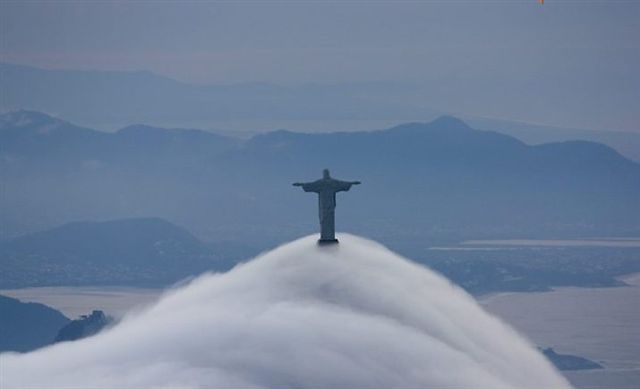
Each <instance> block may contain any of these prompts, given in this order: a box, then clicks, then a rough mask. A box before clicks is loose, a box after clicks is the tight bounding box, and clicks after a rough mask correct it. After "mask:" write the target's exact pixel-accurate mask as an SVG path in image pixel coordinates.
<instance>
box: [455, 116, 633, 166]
mask: <svg viewBox="0 0 640 389" xmlns="http://www.w3.org/2000/svg"><path fill="white" fill-rule="evenodd" d="M464 119H465V121H467V123H469V124H471V125H472V126H473V127H474V128H477V129H480V130H493V131H497V132H501V133H503V134H507V135H511V136H513V137H516V138H518V139H520V140H521V141H523V142H525V143H527V144H531V145H537V144H542V143H550V142H566V141H572V140H586V141H591V142H598V143H603V144H605V145H607V146H609V147H612V148H614V149H615V150H616V151H618V152H619V153H621V154H622V155H624V156H625V157H627V158H630V159H632V160H634V161H636V162H639V161H640V132H628V131H626V132H623V131H595V130H582V129H577V128H561V127H553V126H543V125H538V124H531V123H523V122H517V121H510V120H499V119H485V118H474V117H467V116H465V117H464Z"/></svg>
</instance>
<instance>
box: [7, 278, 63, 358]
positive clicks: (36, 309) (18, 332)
mask: <svg viewBox="0 0 640 389" xmlns="http://www.w3.org/2000/svg"><path fill="white" fill-rule="evenodd" d="M2 274H5V273H4V272H3V273H2ZM0 313H1V314H0V352H4V351H19V352H26V351H31V350H35V349H37V348H40V347H44V346H46V345H48V344H51V342H53V340H54V338H55V337H56V334H57V333H58V331H59V330H60V328H62V327H63V326H65V325H66V324H67V323H69V319H68V318H67V317H65V316H64V315H63V314H62V313H60V312H59V311H57V310H55V309H53V308H50V307H48V306H46V305H43V304H38V303H24V302H21V301H20V300H16V299H14V298H10V297H6V296H1V295H0Z"/></svg>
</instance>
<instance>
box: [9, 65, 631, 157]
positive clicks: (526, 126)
mask: <svg viewBox="0 0 640 389" xmlns="http://www.w3.org/2000/svg"><path fill="white" fill-rule="evenodd" d="M451 87H452V86H451V85H446V84H445V83H444V81H440V82H438V83H436V84H434V83H433V82H431V83H426V84H424V85H421V84H415V83H399V82H359V83H337V84H302V85H288V86H283V85H276V84H270V83H263V82H252V83H236V84H214V85H194V84H189V83H185V82H180V81H177V80H173V79H171V78H167V77H163V76H160V75H157V74H154V73H151V72H148V71H96V70H84V71H80V70H59V69H42V68H35V67H30V66H24V65H16V64H9V63H0V90H2V98H1V99H0V112H1V111H10V110H16V109H30V110H35V111H41V112H48V113H51V114H54V115H55V116H59V117H63V118H66V119H69V120H72V121H74V122H76V123H82V124H84V125H86V126H90V127H92V128H98V129H101V130H106V131H112V130H113V129H115V128H119V127H124V126H126V125H128V124H130V123H148V124H153V125H155V126H160V127H176V126H177V127H198V128H206V129H216V130H217V131H219V132H221V133H226V134H231V135H232V136H238V135H243V136H247V135H249V134H254V135H255V134H257V133H260V132H266V131H267V130H270V129H277V128H289V129H294V130H296V131H303V132H314V131H323V132H326V131H337V130H340V131H343V130H344V131H349V130H368V129H372V128H385V127H391V126H393V125H395V124H398V123H403V122H409V121H428V120H432V119H434V118H435V117H437V116H438V115H442V114H443V113H448V112H449V111H447V110H446V109H437V108H433V107H438V106H441V104H442V102H441V100H442V99H443V98H445V100H446V95H447V93H445V91H446V90H447V89H448V88H451ZM465 89H467V90H468V89H469V88H468V87H467V88H465ZM481 89H482V88H478V90H477V91H468V92H472V93H476V94H481V93H482V92H481ZM61 96H64V98H61ZM474 100H475V101H476V102H477V100H478V99H477V98H476V99H473V98H471V97H470V98H469V102H471V101H474ZM449 104H451V102H449ZM625 104H627V105H628V103H623V104H622V106H625ZM463 105H464V104H463ZM445 106H446V104H445ZM456 116H458V117H461V118H463V119H464V120H465V121H466V122H468V123H469V124H470V125H471V126H473V127H474V128H478V129H484V130H494V131H498V132H503V133H505V134H508V135H512V136H515V137H516V138H518V139H520V140H522V141H524V142H527V143H533V144H539V143H547V142H556V141H566V140H575V139H584V140H591V141H596V142H601V143H605V144H607V145H609V146H611V147H613V148H615V149H616V150H618V151H619V152H621V153H622V154H623V155H625V156H626V157H628V158H631V159H634V160H636V161H640V133H639V132H629V131H627V132H623V131H612V129H610V128H602V129H601V130H600V131H595V130H581V129H573V128H562V127H557V126H556V127H553V126H544V125H539V124H532V123H524V122H518V121H513V120H501V119H495V118H483V117H477V116H473V115H464V114H462V113H460V114H456Z"/></svg>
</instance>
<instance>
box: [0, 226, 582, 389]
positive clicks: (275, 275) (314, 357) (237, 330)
mask: <svg viewBox="0 0 640 389" xmlns="http://www.w3.org/2000/svg"><path fill="white" fill-rule="evenodd" d="M340 239H341V244H340V245H339V246H332V247H326V246H325V247H318V246H316V244H315V237H306V238H303V239H300V240H297V241H294V242H292V243H289V244H286V245H284V246H282V247H279V248H277V249H275V250H273V251H270V252H268V253H265V254H263V255H260V256H258V257H257V258H255V259H253V260H252V261H250V262H247V263H245V264H243V265H241V266H238V267H236V268H235V269H233V270H232V271H230V272H228V273H225V274H206V275H203V276H201V277H199V278H197V279H196V280H194V281H193V282H191V283H190V284H189V285H187V286H184V287H181V288H179V289H177V290H173V291H170V292H168V293H166V294H165V295H164V296H162V297H161V298H160V299H159V301H158V302H157V303H155V304H154V305H152V306H150V307H148V308H146V309H144V310H142V311H140V312H137V313H133V314H131V315H129V316H127V317H125V318H124V319H123V321H122V322H121V323H120V324H118V325H117V326H115V327H113V328H111V329H110V330H107V331H106V332H103V333H101V334H99V335H97V336H94V337H91V338H87V339H84V340H81V341H77V342H69V343H62V344H58V345H55V346H52V347H48V348H45V349H42V350H39V351H35V352H32V353H28V354H22V355H20V354H3V355H2V357H1V358H2V360H1V361H0V363H1V366H2V378H1V380H2V381H1V382H0V384H1V385H0V386H2V387H3V388H5V389H7V388H18V387H42V388H56V387H65V388H73V387H78V388H94V387H96V388H97V387H100V388H150V387H160V388H164V387H172V388H278V389H282V388H420V389H423V388H452V389H453V388H455V389H466V388H474V389H485V388H491V389H500V388H535V389H539V388H569V387H570V386H569V384H568V383H567V382H566V380H565V379H563V378H562V377H561V376H560V375H559V374H558V373H557V372H556V371H555V370H554V369H553V367H551V365H550V364H549V363H548V362H547V361H546V360H545V359H544V357H543V356H541V355H540V353H539V352H538V351H537V350H535V348H534V347H533V346H532V345H531V344H529V343H528V342H527V341H526V340H525V339H523V338H522V337H521V336H520V335H518V334H517V333H516V332H515V331H514V330H513V329H511V328H510V327H508V326H507V325H505V324H503V323H502V322H500V321H499V320H498V319H496V318H494V317H492V316H491V315H489V314H488V313H486V312H485V311H483V310H482V308H481V307H480V306H479V305H478V304H477V303H476V302H475V300H474V299H473V298H472V297H471V296H469V295H467V294H466V293H465V292H464V291H462V290H461V289H459V288H458V287H456V286H454V285H452V284H451V283H450V282H449V281H447V280H446V279H444V278H443V277H441V276H439V275H437V274H435V273H433V272H432V271H430V270H428V269H427V268H425V267H422V266H420V265H417V264H415V263H412V262H410V261H408V260H406V259H404V258H401V257H399V256H398V255H396V254H394V253H392V252H390V251H389V250H387V249H386V248H384V247H382V246H380V245H378V244H376V243H374V242H371V241H367V240H364V239H361V238H357V237H355V236H351V235H342V236H340Z"/></svg>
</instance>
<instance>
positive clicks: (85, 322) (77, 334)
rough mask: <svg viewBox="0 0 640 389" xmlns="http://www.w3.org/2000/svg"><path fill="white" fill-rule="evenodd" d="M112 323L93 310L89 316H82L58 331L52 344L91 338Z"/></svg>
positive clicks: (103, 315) (99, 312)
mask: <svg viewBox="0 0 640 389" xmlns="http://www.w3.org/2000/svg"><path fill="white" fill-rule="evenodd" d="M112 321H113V319H112V318H110V317H108V316H106V315H105V314H104V312H102V311H97V310H94V311H93V312H91V314H90V315H82V316H80V317H79V318H78V319H75V320H72V321H71V322H70V323H67V325H65V326H64V327H62V328H61V329H60V331H58V335H56V338H55V340H54V343H58V342H68V341H73V340H78V339H82V338H86V337H88V336H92V335H95V334H97V333H98V332H100V331H102V329H104V328H105V327H106V326H108V325H109V324H110V323H111V322H112Z"/></svg>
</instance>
